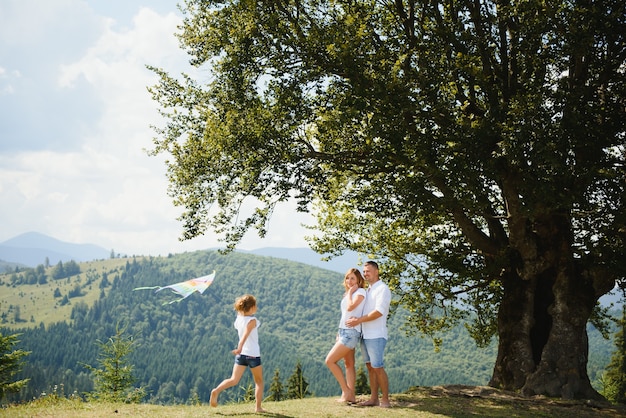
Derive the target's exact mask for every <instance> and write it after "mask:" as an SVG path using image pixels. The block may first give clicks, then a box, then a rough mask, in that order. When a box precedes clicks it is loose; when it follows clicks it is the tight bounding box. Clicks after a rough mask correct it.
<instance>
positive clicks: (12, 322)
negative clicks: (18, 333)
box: [0, 258, 129, 329]
mask: <svg viewBox="0 0 626 418" xmlns="http://www.w3.org/2000/svg"><path fill="white" fill-rule="evenodd" d="M128 261H129V259H128V258H112V259H107V260H98V261H90V262H83V263H80V268H81V273H80V274H78V275H76V276H72V277H69V278H65V279H60V280H54V279H52V278H51V277H50V274H51V271H52V269H53V268H54V266H51V267H50V268H48V269H47V270H46V273H47V274H48V283H46V284H43V285H40V284H32V285H27V284H23V285H20V286H18V287H14V286H11V285H10V277H11V273H7V274H3V275H0V283H1V284H0V309H1V310H2V312H4V313H6V318H5V319H4V320H3V321H2V323H0V326H2V327H5V328H10V329H17V328H33V327H37V326H39V324H44V325H46V326H47V325H49V324H52V323H56V322H62V321H69V319H70V316H71V313H72V308H73V307H74V305H75V303H77V302H83V303H86V304H87V306H92V305H93V304H94V302H95V301H96V300H97V299H98V298H99V297H100V291H101V290H100V288H99V285H100V282H101V281H102V273H107V274H108V275H109V281H112V280H113V277H115V274H116V273H117V272H119V273H121V272H122V269H123V268H124V266H125V265H126V263H127V262H128ZM90 280H91V283H89V284H87V283H88V282H89V281H90ZM77 285H78V286H80V287H81V292H82V296H80V297H78V298H72V299H70V303H68V304H66V305H62V304H61V299H62V298H60V297H56V298H55V297H54V292H55V290H56V289H58V290H59V292H60V293H61V295H62V296H64V295H67V294H68V293H69V292H70V291H71V290H73V289H74V288H75V287H76V286H77ZM16 314H17V316H19V320H16V318H15V317H16Z"/></svg>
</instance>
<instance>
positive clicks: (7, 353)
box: [0, 333, 30, 400]
mask: <svg viewBox="0 0 626 418" xmlns="http://www.w3.org/2000/svg"><path fill="white" fill-rule="evenodd" d="M19 335H20V334H13V335H7V336H4V335H2V333H0V400H2V399H3V398H4V397H5V396H6V395H7V394H8V393H17V392H19V391H20V389H22V387H24V386H26V384H27V383H28V381H29V380H30V379H22V380H16V381H12V379H13V377H14V376H15V375H16V374H17V373H19V372H20V370H21V368H22V358H23V357H25V356H27V355H29V354H30V351H24V350H13V347H14V346H15V344H17V343H18V339H17V337H18V336H19Z"/></svg>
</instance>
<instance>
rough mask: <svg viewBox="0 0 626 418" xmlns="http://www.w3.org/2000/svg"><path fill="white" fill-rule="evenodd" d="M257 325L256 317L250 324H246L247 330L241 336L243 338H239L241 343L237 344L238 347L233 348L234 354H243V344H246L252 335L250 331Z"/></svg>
mask: <svg viewBox="0 0 626 418" xmlns="http://www.w3.org/2000/svg"><path fill="white" fill-rule="evenodd" d="M255 327H256V319H251V320H250V322H248V325H246V330H245V332H244V333H243V335H242V336H241V339H240V340H239V345H237V348H235V349H234V350H233V354H241V350H242V349H243V345H244V344H245V342H246V340H247V339H248V336H249V335H250V333H251V332H252V330H253V329H254V328H255Z"/></svg>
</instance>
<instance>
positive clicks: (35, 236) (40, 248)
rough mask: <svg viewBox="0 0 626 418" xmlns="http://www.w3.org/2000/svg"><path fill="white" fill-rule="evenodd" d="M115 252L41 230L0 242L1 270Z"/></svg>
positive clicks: (327, 264) (314, 259) (343, 263)
mask: <svg viewBox="0 0 626 418" xmlns="http://www.w3.org/2000/svg"><path fill="white" fill-rule="evenodd" d="M209 249H210V250H215V249H217V248H209ZM111 251H112V250H107V249H106V248H103V247H100V246H98V245H95V244H74V243H69V242H64V241H60V240H58V239H56V238H53V237H50V236H47V235H45V234H41V233H39V232H27V233H24V234H21V235H18V236H16V237H14V238H11V239H8V240H6V241H4V242H2V243H0V273H1V272H4V271H11V270H13V269H15V267H31V268H34V267H36V266H38V265H40V264H45V263H46V260H47V263H48V264H49V265H55V264H58V263H59V261H61V262H63V263H66V262H68V261H71V260H73V261H76V262H84V261H93V260H103V259H107V258H110V257H111ZM237 252H242V253H249V254H254V255H261V256H265V257H273V258H281V259H286V260H290V261H297V262H300V263H303V264H308V265H311V266H315V267H319V268H323V269H327V270H331V271H336V272H340V273H343V272H345V271H346V270H347V269H348V268H350V267H352V266H357V265H358V264H362V263H363V261H365V259H363V256H360V255H359V254H358V253H355V252H348V253H345V254H343V255H341V256H337V257H334V258H333V259H332V260H328V261H326V260H323V256H322V255H320V254H318V253H316V252H315V251H313V250H311V249H310V248H278V247H266V248H259V249H255V250H237Z"/></svg>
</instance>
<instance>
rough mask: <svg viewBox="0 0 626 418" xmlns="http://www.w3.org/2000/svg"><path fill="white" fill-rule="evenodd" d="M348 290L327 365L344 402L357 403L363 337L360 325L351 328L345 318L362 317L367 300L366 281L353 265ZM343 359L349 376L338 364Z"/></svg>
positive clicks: (344, 296) (345, 283)
mask: <svg viewBox="0 0 626 418" xmlns="http://www.w3.org/2000/svg"><path fill="white" fill-rule="evenodd" d="M343 286H344V287H345V289H346V291H345V293H344V295H343V298H342V299H341V320H340V321H339V332H338V334H337V340H336V342H335V345H334V346H333V348H331V349H330V351H329V352H328V355H327V356H326V366H327V367H328V368H329V369H330V371H331V373H332V374H333V376H335V379H337V382H339V386H341V399H340V401H341V402H347V403H353V402H356V398H355V393H354V386H355V385H356V371H355V369H354V350H355V348H356V346H357V344H358V343H359V341H360V339H361V325H357V326H356V327H349V326H348V325H346V321H347V320H348V318H350V317H360V316H361V315H362V314H363V305H364V303H363V300H364V299H365V289H364V288H363V287H364V286H365V280H364V279H363V276H362V275H361V272H360V271H359V270H358V269H355V268H351V269H350V270H348V272H347V273H346V275H345V277H344V279H343ZM341 359H343V361H344V365H345V367H346V376H345V377H344V375H343V371H342V370H341V367H340V366H339V364H337V363H339V361H340V360H341Z"/></svg>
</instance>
